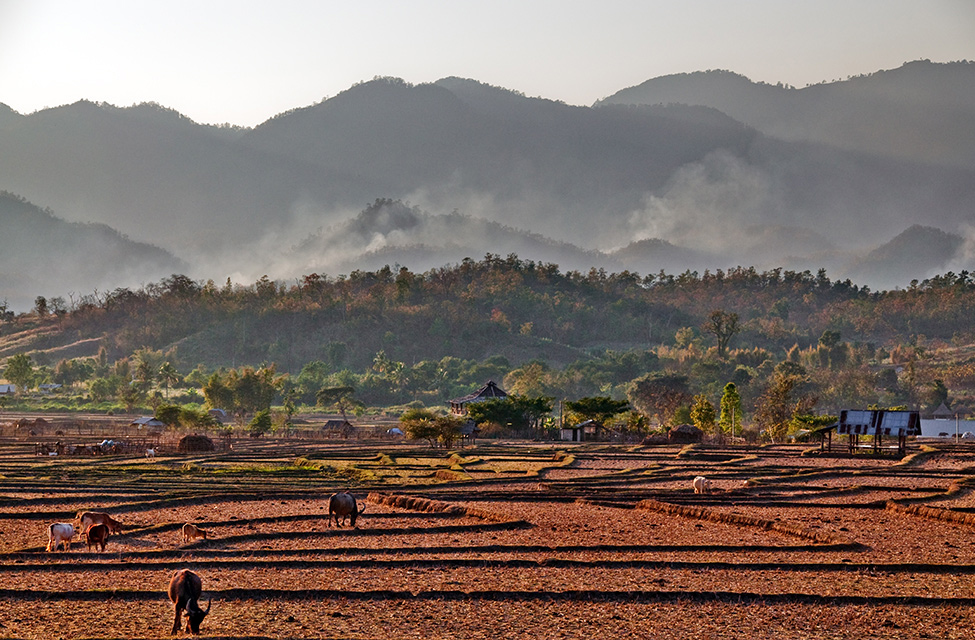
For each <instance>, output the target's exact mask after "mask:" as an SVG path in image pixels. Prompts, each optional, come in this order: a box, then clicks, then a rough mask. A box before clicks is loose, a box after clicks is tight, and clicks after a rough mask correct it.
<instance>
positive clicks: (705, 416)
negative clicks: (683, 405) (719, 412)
mask: <svg viewBox="0 0 975 640" xmlns="http://www.w3.org/2000/svg"><path fill="white" fill-rule="evenodd" d="M715 417H716V416H715V411H714V405H713V404H711V401H710V400H708V398H707V396H706V395H704V394H703V393H701V394H698V395H696V396H694V402H693V403H692V404H691V422H692V423H694V426H695V427H697V428H698V429H700V430H701V431H703V432H704V433H710V434H714V433H715V431H716V430H717V426H716V425H715V422H714V419H715Z"/></svg>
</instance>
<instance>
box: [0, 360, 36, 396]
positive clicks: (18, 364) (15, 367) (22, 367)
mask: <svg viewBox="0 0 975 640" xmlns="http://www.w3.org/2000/svg"><path fill="white" fill-rule="evenodd" d="M3 377H4V378H6V379H7V380H10V382H12V383H13V384H15V385H17V391H18V392H19V393H23V392H25V391H29V390H30V389H31V387H33V386H34V362H33V361H32V360H31V357H30V356H29V355H27V354H26V353H18V354H16V355H12V356H10V357H9V358H7V366H6V367H5V368H4V370H3Z"/></svg>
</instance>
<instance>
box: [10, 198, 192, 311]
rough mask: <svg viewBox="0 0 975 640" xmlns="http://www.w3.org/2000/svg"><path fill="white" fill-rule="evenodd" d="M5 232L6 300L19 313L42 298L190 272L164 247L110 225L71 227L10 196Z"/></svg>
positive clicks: (137, 282)
mask: <svg viewBox="0 0 975 640" xmlns="http://www.w3.org/2000/svg"><path fill="white" fill-rule="evenodd" d="M0 229H2V233H0V301H3V300H5V301H6V303H7V304H9V305H10V306H11V308H15V309H21V310H22V309H26V308H30V307H31V305H32V304H33V301H34V299H35V298H36V297H38V296H47V297H56V296H59V295H60V296H65V295H67V294H68V293H69V292H74V294H76V297H77V298H80V297H81V296H83V295H88V294H91V293H92V292H94V291H95V290H101V291H106V290H111V289H114V288H117V287H121V286H141V285H142V284H146V283H149V282H153V281H156V280H159V279H161V278H163V277H165V276H167V275H170V274H172V273H180V272H182V271H185V270H186V269H187V267H188V265H187V264H186V263H185V262H183V261H182V260H179V259H177V258H175V257H174V256H172V255H171V254H169V253H168V252H166V251H164V250H163V249H160V248H159V247H156V246H152V245H150V244H145V243H140V242H133V241H131V240H129V239H128V238H125V237H124V236H122V235H121V234H119V233H118V232H117V231H115V230H114V229H110V228H109V227H106V226H105V225H100V224H79V223H73V222H65V221H64V220H61V219H60V218H57V217H56V216H54V215H53V214H52V213H51V212H50V211H45V210H43V209H41V208H39V207H37V206H35V205H33V204H31V203H29V202H27V201H26V200H24V199H22V198H19V197H17V196H15V195H13V194H10V193H6V192H0Z"/></svg>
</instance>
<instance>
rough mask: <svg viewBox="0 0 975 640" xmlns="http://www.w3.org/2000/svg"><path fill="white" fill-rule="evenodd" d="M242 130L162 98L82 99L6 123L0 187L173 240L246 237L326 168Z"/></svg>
mask: <svg viewBox="0 0 975 640" xmlns="http://www.w3.org/2000/svg"><path fill="white" fill-rule="evenodd" d="M237 137H239V133H237V132H233V131H232V130H227V131H222V130H219V129H217V128H215V127H209V126H203V125H198V124H196V123H195V122H193V121H191V120H189V119H188V118H185V117H183V116H181V115H179V114H178V113H176V112H174V111H172V110H168V109H163V108H161V107H159V106H157V105H140V106H138V107H130V108H126V109H120V108H117V107H113V106H111V105H104V104H94V103H91V102H85V101H82V102H78V103H75V104H72V105H66V106H63V107H58V108H54V109H47V110H44V111H40V112H37V113H34V114H31V115H29V116H20V117H19V118H17V119H16V120H15V121H14V123H13V125H11V126H7V127H5V128H2V129H0V148H2V149H3V150H4V153H0V188H4V189H7V190H9V191H13V192H15V193H19V194H22V195H24V197H26V198H28V199H30V200H32V201H37V202H45V203H50V206H52V207H53V208H55V209H56V210H57V211H59V212H61V215H63V216H65V217H67V218H68V219H71V220H73V221H79V222H81V221H84V222H87V221H92V222H99V223H103V224H107V225H109V226H111V227H113V228H116V229H118V230H119V231H121V232H122V233H125V234H126V235H129V236H130V237H133V238H136V239H139V240H151V241H153V242H156V243H159V244H162V245H164V246H167V247H169V248H171V249H179V250H182V249H184V248H185V249H186V250H188V251H189V252H191V253H195V252H198V251H201V250H204V249H211V250H212V249H213V248H214V247H219V246H220V245H225V246H233V245H239V244H240V243H242V242H245V241H248V240H250V239H252V238H253V237H254V236H256V235H259V234H260V233H261V232H262V230H263V229H264V227H265V225H266V224H267V221H268V219H269V218H276V219H278V220H280V221H281V222H287V216H288V212H289V208H290V206H291V205H292V203H293V202H294V200H295V198H296V194H301V193H303V192H304V191H306V185H314V184H315V179H316V177H317V173H318V172H317V170H313V171H308V170H306V169H305V168H302V167H300V166H296V163H294V162H292V161H289V160H287V159H282V158H273V157H269V156H268V155H267V154H264V153H259V152H253V151H251V152H248V151H247V150H241V149H239V148H237V147H236V146H235V145H234V140H235V139H236V138H237Z"/></svg>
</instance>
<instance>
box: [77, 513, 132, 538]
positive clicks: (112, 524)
mask: <svg viewBox="0 0 975 640" xmlns="http://www.w3.org/2000/svg"><path fill="white" fill-rule="evenodd" d="M78 519H79V520H81V530H82V531H84V530H85V529H87V528H88V527H90V526H91V525H93V524H103V525H105V526H107V527H108V531H109V533H122V523H121V522H119V521H118V520H116V519H115V518H113V517H112V516H110V515H108V514H107V513H103V512H101V511H83V512H81V513H79V514H78Z"/></svg>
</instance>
